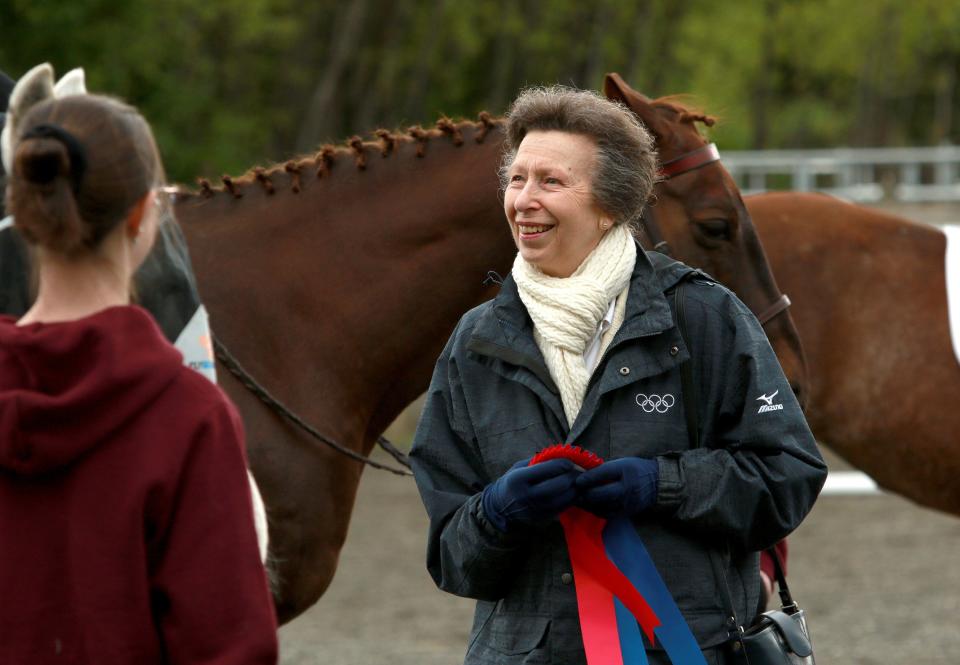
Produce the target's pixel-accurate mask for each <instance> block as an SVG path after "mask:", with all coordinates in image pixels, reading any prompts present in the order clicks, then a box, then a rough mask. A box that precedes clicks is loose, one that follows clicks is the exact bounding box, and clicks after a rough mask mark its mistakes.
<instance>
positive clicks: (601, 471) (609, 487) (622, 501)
mask: <svg viewBox="0 0 960 665" xmlns="http://www.w3.org/2000/svg"><path fill="white" fill-rule="evenodd" d="M659 476H660V472H659V467H658V465H657V461H656V460H652V459H646V458H644V457H623V458H621V459H615V460H611V461H609V462H604V463H603V464H601V465H600V466H598V467H595V468H593V469H590V470H589V471H584V472H583V473H582V474H580V477H578V478H577V481H576V487H577V491H578V492H579V494H580V496H579V498H578V499H577V505H578V506H580V507H581V508H583V509H584V510H587V511H590V512H591V513H593V514H594V515H598V516H600V517H606V518H610V517H617V516H620V515H627V516H633V515H637V514H639V513H642V512H643V511H644V510H646V509H647V508H650V507H651V506H652V505H653V504H654V503H656V501H657V480H658V478H659Z"/></svg>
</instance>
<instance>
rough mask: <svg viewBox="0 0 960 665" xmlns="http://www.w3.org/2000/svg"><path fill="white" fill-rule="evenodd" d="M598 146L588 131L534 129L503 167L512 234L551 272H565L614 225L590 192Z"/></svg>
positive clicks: (527, 253)
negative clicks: (586, 133)
mask: <svg viewBox="0 0 960 665" xmlns="http://www.w3.org/2000/svg"><path fill="white" fill-rule="evenodd" d="M596 152H597V146H596V143H595V142H594V141H593V140H592V139H591V138H589V137H587V136H583V135H581V134H569V133H567V132H560V131H555V130H554V131H546V132H544V131H533V132H530V133H529V134H527V136H526V137H525V138H524V140H523V142H522V143H521V144H520V148H519V149H518V150H517V153H516V156H515V157H514V159H513V163H512V164H510V166H509V167H508V168H507V179H508V183H507V186H506V189H505V191H504V197H503V208H504V212H505V213H506V215H507V220H508V221H509V222H510V231H511V232H512V233H513V240H514V242H515V243H516V244H517V249H519V250H520V255H521V256H522V257H523V258H524V260H525V261H527V262H528V263H532V264H533V265H535V266H537V268H539V269H540V270H541V271H542V272H543V273H544V274H547V275H550V276H551V277H569V276H570V275H571V274H572V273H573V271H574V270H576V268H577V266H579V265H580V264H581V263H583V260H584V259H585V258H586V257H587V255H588V254H589V253H590V252H592V251H593V250H594V249H595V248H596V246H597V244H599V242H600V239H601V238H602V237H603V234H604V233H606V231H607V229H609V228H610V227H611V226H612V225H613V221H612V220H611V219H610V215H609V214H608V213H607V212H605V211H604V210H603V209H602V208H601V207H600V206H599V205H598V204H597V202H596V200H595V199H594V197H593V193H592V192H591V187H590V176H591V174H592V172H593V169H594V162H595V161H596V156H595V155H596Z"/></svg>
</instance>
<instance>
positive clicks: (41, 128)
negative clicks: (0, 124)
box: [20, 124, 87, 195]
mask: <svg viewBox="0 0 960 665" xmlns="http://www.w3.org/2000/svg"><path fill="white" fill-rule="evenodd" d="M25 139H56V140H57V141H60V143H62V144H63V145H64V147H66V149H67V156H68V157H69V158H70V180H71V182H72V183H73V193H74V194H75V195H76V194H79V193H80V182H81V180H83V174H84V172H86V170H87V151H86V150H85V149H84V147H83V144H82V143H80V141H79V140H77V137H76V136H74V135H73V134H71V133H70V132H68V131H67V130H65V129H64V128H63V127H60V126H59V125H47V124H42V125H36V126H34V127H31V128H30V129H29V130H27V131H26V132H24V133H23V135H22V136H21V137H20V140H21V141H24V140H25ZM51 179H52V178H51Z"/></svg>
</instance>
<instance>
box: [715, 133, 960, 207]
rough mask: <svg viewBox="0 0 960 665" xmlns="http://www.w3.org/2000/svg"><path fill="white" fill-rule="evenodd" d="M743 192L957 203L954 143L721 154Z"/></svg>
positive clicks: (958, 166)
mask: <svg viewBox="0 0 960 665" xmlns="http://www.w3.org/2000/svg"><path fill="white" fill-rule="evenodd" d="M721 155H722V158H723V165H724V166H726V167H727V169H728V170H729V171H730V173H731V174H732V175H733V177H734V178H735V179H736V180H737V184H738V185H739V187H740V189H741V191H742V192H743V193H745V194H754V193H758V192H764V191H769V190H772V189H785V190H794V191H820V192H826V193H829V194H834V195H836V196H841V197H843V198H846V199H850V200H853V201H857V202H862V203H870V202H876V201H882V200H884V199H888V200H890V199H892V200H895V201H900V202H904V203H907V202H909V203H917V202H945V201H947V202H949V201H960V146H955V145H942V146H936V147H930V148H833V149H824V150H742V151H727V152H722V153H721Z"/></svg>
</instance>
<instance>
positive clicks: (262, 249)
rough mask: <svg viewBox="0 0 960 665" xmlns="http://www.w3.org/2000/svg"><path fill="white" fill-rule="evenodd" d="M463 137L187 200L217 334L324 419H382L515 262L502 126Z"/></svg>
mask: <svg viewBox="0 0 960 665" xmlns="http://www.w3.org/2000/svg"><path fill="white" fill-rule="evenodd" d="M464 138H465V141H464V144H463V145H462V146H459V147H455V146H454V145H453V144H452V143H451V142H449V141H445V140H442V139H434V140H432V141H430V142H429V143H428V144H427V146H426V151H425V152H426V154H425V156H424V157H422V158H418V157H416V156H414V150H415V146H411V145H409V144H408V145H407V146H401V148H400V149H398V150H397V152H396V153H395V154H393V155H391V156H390V157H388V158H384V159H380V158H379V157H374V158H373V159H370V160H369V162H368V166H367V169H366V170H365V171H358V170H356V167H354V166H353V164H351V163H343V164H341V163H339V162H338V163H337V164H336V165H335V168H334V169H333V172H332V173H331V174H330V175H329V176H326V177H325V178H321V179H319V180H317V181H315V182H306V181H305V182H304V183H303V187H302V190H301V191H300V192H299V193H296V194H294V193H292V192H290V191H287V190H286V189H283V188H281V187H280V186H277V187H276V188H275V189H276V192H275V194H273V195H270V194H267V193H265V192H264V191H263V190H262V188H260V187H259V186H258V185H256V184H254V185H249V186H247V187H246V189H245V190H244V192H243V198H240V199H233V198H231V197H230V196H229V195H228V194H226V193H217V194H215V195H214V197H212V198H211V199H209V200H208V201H206V202H205V203H203V204H200V205H196V204H194V205H190V202H187V203H185V204H183V205H182V206H179V207H178V211H177V212H178V215H179V216H180V217H181V221H182V224H183V226H184V230H185V233H186V235H187V238H188V242H189V244H190V250H191V253H192V256H193V260H194V264H195V269H196V273H197V281H198V284H199V288H200V292H201V295H202V296H203V299H204V302H205V304H206V306H207V308H208V309H209V311H210V313H211V320H212V325H213V328H214V332H215V334H217V335H218V336H219V337H220V339H221V340H223V341H224V342H225V343H226V344H228V345H229V346H230V347H231V348H232V350H233V351H234V354H235V355H236V356H237V357H238V358H239V359H240V360H241V362H242V363H243V364H244V365H246V366H247V367H248V369H250V370H251V372H252V373H254V374H255V375H257V376H258V378H259V377H263V379H262V381H263V382H264V383H265V384H267V385H273V386H276V390H277V392H281V393H283V396H286V397H287V401H290V402H293V403H294V404H293V405H294V406H295V407H296V408H299V409H300V410H301V411H304V412H306V413H307V415H312V416H313V418H314V419H315V421H317V422H320V423H325V422H328V421H330V420H333V419H340V420H341V421H343V418H348V419H349V421H350V422H352V423H353V424H352V425H349V427H350V429H358V428H359V429H360V430H361V431H362V432H363V433H364V434H365V435H367V437H368V440H369V435H370V434H371V433H374V434H375V433H377V432H379V431H381V430H382V429H383V428H384V427H385V426H386V425H387V424H389V422H390V421H391V420H392V419H393V418H394V417H395V416H396V415H397V414H398V413H399V412H400V411H401V410H402V409H403V408H404V407H405V406H406V405H407V404H408V403H409V402H410V401H412V400H413V399H414V398H415V397H416V396H417V395H418V394H419V393H420V392H422V391H423V390H424V389H425V388H426V384H427V382H428V380H429V376H430V373H431V371H432V368H433V364H434V362H435V360H436V357H437V356H438V355H439V352H440V351H441V349H442V347H443V343H444V341H445V340H446V337H447V336H448V335H449V333H450V331H451V330H452V328H453V326H454V325H455V323H456V321H457V319H458V318H459V317H460V315H462V313H463V312H465V311H466V310H467V309H469V308H470V307H472V306H474V305H476V304H478V303H479V302H482V300H484V299H485V298H488V297H490V295H491V291H490V290H489V289H488V288H484V287H483V286H482V281H483V278H484V275H485V274H486V272H487V271H488V270H497V271H500V272H504V271H505V270H506V269H507V268H508V267H509V265H510V260H511V258H512V256H513V253H514V251H515V250H514V248H513V244H512V242H511V240H510V236H509V233H508V231H507V226H506V223H505V222H504V221H503V214H502V211H501V209H500V205H499V202H498V199H497V178H496V168H497V162H498V159H499V151H500V148H499V134H497V135H496V136H491V137H489V138H488V140H487V141H486V142H484V143H483V144H480V145H477V144H476V143H475V142H474V141H473V140H471V137H470V136H469V135H465V137H464ZM341 161H343V160H341ZM338 169H339V170H340V171H341V173H338V172H337V170H338ZM348 169H349V171H348V172H343V171H347V170H348ZM281 398H282V397H281ZM343 426H344V427H347V425H343Z"/></svg>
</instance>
